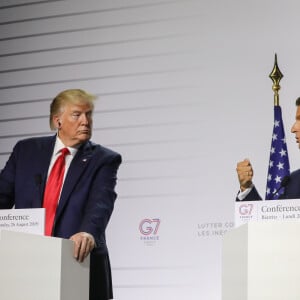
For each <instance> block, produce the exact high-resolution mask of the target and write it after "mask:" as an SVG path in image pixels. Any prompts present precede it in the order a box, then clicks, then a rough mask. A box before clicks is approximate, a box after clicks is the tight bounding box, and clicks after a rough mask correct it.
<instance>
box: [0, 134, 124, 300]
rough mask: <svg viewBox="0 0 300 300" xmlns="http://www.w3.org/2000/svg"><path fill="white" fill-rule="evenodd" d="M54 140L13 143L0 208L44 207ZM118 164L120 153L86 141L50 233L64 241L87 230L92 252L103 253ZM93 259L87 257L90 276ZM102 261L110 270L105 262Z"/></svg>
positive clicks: (0, 191) (3, 173) (0, 183)
mask: <svg viewBox="0 0 300 300" xmlns="http://www.w3.org/2000/svg"><path fill="white" fill-rule="evenodd" d="M55 138H56V137H55V136H51V137H39V138H30V139H26V140H23V141H20V142H18V143H17V144H16V146H15V147H14V149H13V152H12V154H11V156H10V158H9V160H8V162H7V163H6V165H5V168H4V169H3V170H2V171H1V174H0V209H7V208H12V207H13V206H15V208H39V207H42V200H43V193H44V188H45V183H46V178H47V172H48V167H49V164H50V160H51V156H52V152H53V149H54V144H55ZM120 163H121V156H120V155H119V154H118V153H116V152H113V151H112V150H109V149H107V148H104V147H102V146H100V145H96V144H94V143H92V142H90V141H88V142H86V143H85V144H83V145H81V146H80V148H79V149H78V152H77V153H76V155H75V157H74V158H73V160H72V162H71V165H70V167H69V170H68V173H67V175H66V178H65V182H64V185H63V189H62V192H61V197H60V201H59V205H58V208H57V212H56V217H55V225H54V231H53V232H54V233H53V235H54V236H56V237H61V238H66V239H68V238H69V237H70V236H72V235H73V234H75V233H77V232H88V233H90V234H92V235H93V236H94V238H95V241H96V245H97V246H96V248H95V249H94V250H93V253H92V254H93V255H94V254H95V255H102V256H104V257H106V256H107V254H108V251H107V246H106V241H105V229H106V226H107V224H108V221H109V219H110V216H111V213H112V211H113V208H114V201H115V199H116V196H117V195H116V193H115V185H116V181H117V170H118V167H119V165H120ZM95 261H97V259H94V258H93V257H92V256H91V277H92V276H93V275H92V271H93V269H94V267H95V266H94V265H93V264H92V262H95ZM105 265H106V267H108V268H110V267H109V262H106V263H105ZM107 272H110V269H108V270H107ZM98 280H99V282H100V280H101V278H99V279H98ZM98 284H101V283H98ZM110 284H111V283H110ZM91 288H92V287H91ZM108 297H111V296H110V295H108ZM90 299H92V298H90ZM93 299H94V298H93ZM95 299H97V300H98V299H104V298H96V297H95Z"/></svg>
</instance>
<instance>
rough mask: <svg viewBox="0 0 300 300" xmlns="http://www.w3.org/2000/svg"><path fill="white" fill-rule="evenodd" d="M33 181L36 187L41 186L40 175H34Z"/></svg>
mask: <svg viewBox="0 0 300 300" xmlns="http://www.w3.org/2000/svg"><path fill="white" fill-rule="evenodd" d="M34 181H35V184H36V185H37V186H40V185H41V184H42V175H41V174H35V175H34Z"/></svg>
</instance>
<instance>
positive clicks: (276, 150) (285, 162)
mask: <svg viewBox="0 0 300 300" xmlns="http://www.w3.org/2000/svg"><path fill="white" fill-rule="evenodd" d="M289 174H290V163H289V156H288V151H287V145H286V141H285V134H284V126H283V122H282V114H281V107H280V106H279V105H275V106H274V126H273V135H272V143H271V151H270V161H269V168H268V178H267V187H266V197H265V199H266V200H275V199H278V197H279V196H280V195H281V194H282V193H283V192H284V188H281V189H280V187H281V182H282V180H283V178H284V177H285V176H288V175H289ZM279 189H280V190H279ZM278 190H279V191H278ZM277 191H278V192H277Z"/></svg>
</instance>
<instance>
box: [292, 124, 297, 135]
mask: <svg viewBox="0 0 300 300" xmlns="http://www.w3.org/2000/svg"><path fill="white" fill-rule="evenodd" d="M295 125H296V123H294V124H293V126H292V127H291V133H294V132H295V131H296V130H295Z"/></svg>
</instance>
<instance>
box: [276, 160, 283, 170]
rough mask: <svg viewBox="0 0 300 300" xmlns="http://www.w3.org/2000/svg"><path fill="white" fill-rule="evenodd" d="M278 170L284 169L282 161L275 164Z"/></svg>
mask: <svg viewBox="0 0 300 300" xmlns="http://www.w3.org/2000/svg"><path fill="white" fill-rule="evenodd" d="M277 168H278V170H283V169H284V163H281V162H279V163H278V165H277Z"/></svg>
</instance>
